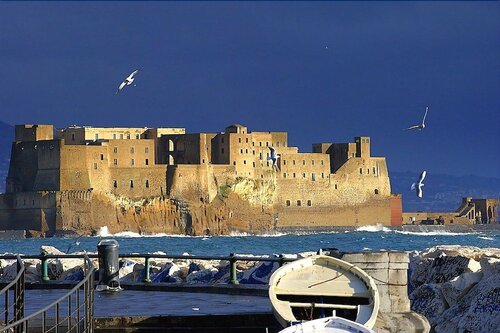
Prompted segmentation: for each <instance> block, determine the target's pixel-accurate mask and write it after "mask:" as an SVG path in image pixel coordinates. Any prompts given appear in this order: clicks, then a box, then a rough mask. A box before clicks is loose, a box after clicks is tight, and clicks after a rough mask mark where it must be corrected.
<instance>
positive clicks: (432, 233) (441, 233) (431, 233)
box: [394, 230, 476, 236]
mask: <svg viewBox="0 0 500 333" xmlns="http://www.w3.org/2000/svg"><path fill="white" fill-rule="evenodd" d="M394 232H395V233H398V234H403V235H413V236H462V235H475V234H476V233H475V232H450V231H401V230H394Z"/></svg>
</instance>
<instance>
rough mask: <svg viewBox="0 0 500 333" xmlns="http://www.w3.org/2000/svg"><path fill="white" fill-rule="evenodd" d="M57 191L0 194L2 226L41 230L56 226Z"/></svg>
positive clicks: (51, 228)
mask: <svg viewBox="0 0 500 333" xmlns="http://www.w3.org/2000/svg"><path fill="white" fill-rule="evenodd" d="M55 201H56V194H55V192H22V193H9V194H0V228H1V229H5V230H39V231H47V230H53V229H54V228H55V220H56V207H55Z"/></svg>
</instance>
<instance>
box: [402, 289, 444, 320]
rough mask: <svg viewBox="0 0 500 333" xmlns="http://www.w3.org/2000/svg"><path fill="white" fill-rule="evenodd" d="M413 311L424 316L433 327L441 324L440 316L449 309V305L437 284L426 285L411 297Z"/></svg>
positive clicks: (416, 290)
mask: <svg viewBox="0 0 500 333" xmlns="http://www.w3.org/2000/svg"><path fill="white" fill-rule="evenodd" d="M410 300H411V309H412V310H413V311H415V312H418V313H420V314H422V315H424V316H425V317H426V318H427V319H428V320H429V323H430V324H431V325H436V324H437V323H438V322H439V317H440V315H441V314H442V313H443V312H444V311H445V310H446V309H447V308H448V304H447V303H446V300H445V298H444V296H443V293H442V292H441V287H440V286H439V285H437V284H424V285H422V286H420V287H418V288H417V289H415V290H414V291H413V293H411V295H410Z"/></svg>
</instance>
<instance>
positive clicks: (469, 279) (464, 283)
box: [441, 272, 483, 306]
mask: <svg viewBox="0 0 500 333" xmlns="http://www.w3.org/2000/svg"><path fill="white" fill-rule="evenodd" d="M482 278H483V273H482V272H474V273H464V274H462V275H460V276H457V277H456V278H453V279H451V280H450V281H448V282H445V283H443V284H442V286H441V291H442V293H443V296H444V298H445V299H446V302H447V303H448V305H450V306H453V305H455V304H456V303H457V302H458V301H460V300H461V299H462V297H463V296H465V295H466V294H467V293H468V292H469V290H470V289H471V288H472V287H473V286H474V285H476V283H478V282H479V281H480V280H481V279H482Z"/></svg>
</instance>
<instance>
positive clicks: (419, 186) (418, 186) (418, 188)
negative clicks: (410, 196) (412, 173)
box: [411, 170, 427, 198]
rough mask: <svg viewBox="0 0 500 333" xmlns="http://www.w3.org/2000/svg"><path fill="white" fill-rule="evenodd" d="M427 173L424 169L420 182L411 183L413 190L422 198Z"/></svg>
mask: <svg viewBox="0 0 500 333" xmlns="http://www.w3.org/2000/svg"><path fill="white" fill-rule="evenodd" d="M425 175H427V171H425V170H424V171H422V173H421V174H420V178H419V179H418V183H413V184H411V190H412V191H416V192H417V197H419V198H421V197H422V196H423V194H424V192H423V191H422V187H423V186H424V179H425Z"/></svg>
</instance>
